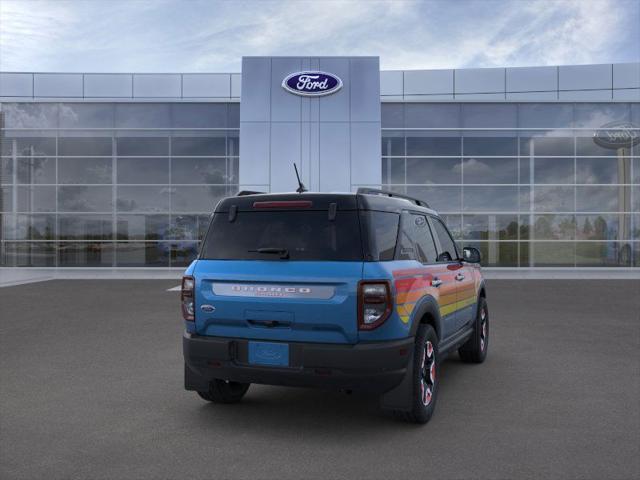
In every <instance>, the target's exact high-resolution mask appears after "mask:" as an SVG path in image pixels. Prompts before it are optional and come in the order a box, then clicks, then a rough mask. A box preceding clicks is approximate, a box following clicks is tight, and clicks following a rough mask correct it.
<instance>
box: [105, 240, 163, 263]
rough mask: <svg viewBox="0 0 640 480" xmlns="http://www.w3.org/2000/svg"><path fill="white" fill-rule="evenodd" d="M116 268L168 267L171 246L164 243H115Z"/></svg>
mask: <svg viewBox="0 0 640 480" xmlns="http://www.w3.org/2000/svg"><path fill="white" fill-rule="evenodd" d="M116 245H117V254H116V265H117V266H118V267H148V266H150V267H168V266H169V253H170V250H171V245H170V244H169V243H166V242H160V243H155V242H150V243H142V242H137V243H134V242H131V243H124V242H122V243H117V244H116Z"/></svg>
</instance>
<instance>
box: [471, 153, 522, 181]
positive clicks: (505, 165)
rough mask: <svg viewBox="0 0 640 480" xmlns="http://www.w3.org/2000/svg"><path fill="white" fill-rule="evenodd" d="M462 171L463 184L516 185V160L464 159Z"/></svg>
mask: <svg viewBox="0 0 640 480" xmlns="http://www.w3.org/2000/svg"><path fill="white" fill-rule="evenodd" d="M462 170H463V178H464V183H465V184H472V183H511V184H517V183H518V159H517V158H465V159H464V160H463V162H462Z"/></svg>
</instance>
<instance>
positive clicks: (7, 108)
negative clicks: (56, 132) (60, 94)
mask: <svg viewBox="0 0 640 480" xmlns="http://www.w3.org/2000/svg"><path fill="white" fill-rule="evenodd" d="M2 114H3V116H4V127H5V128H57V127H58V104H56V103H3V104H2Z"/></svg>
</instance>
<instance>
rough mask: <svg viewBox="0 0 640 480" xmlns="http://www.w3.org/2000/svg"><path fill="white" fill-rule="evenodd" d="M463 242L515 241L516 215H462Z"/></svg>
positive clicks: (516, 229)
mask: <svg viewBox="0 0 640 480" xmlns="http://www.w3.org/2000/svg"><path fill="white" fill-rule="evenodd" d="M463 225H464V230H463V234H464V239H465V240H517V239H518V216H517V215H494V214H489V215H464V216H463Z"/></svg>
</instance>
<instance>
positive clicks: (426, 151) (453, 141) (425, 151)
mask: <svg viewBox="0 0 640 480" xmlns="http://www.w3.org/2000/svg"><path fill="white" fill-rule="evenodd" d="M409 135H411V136H409ZM415 135H416V134H414V133H413V132H411V133H408V134H407V155H411V156H420V155H429V156H440V155H460V154H461V153H462V142H461V138H460V137H420V136H415Z"/></svg>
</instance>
